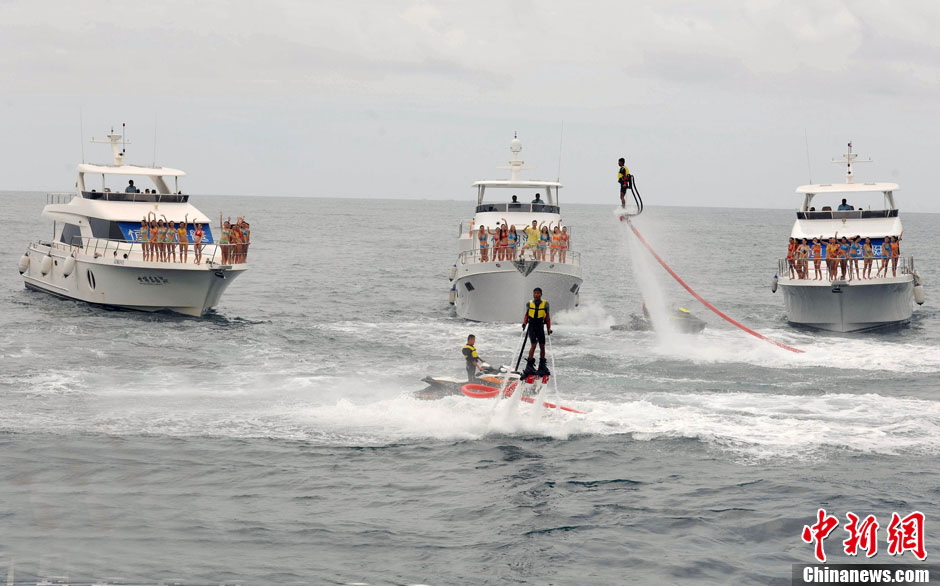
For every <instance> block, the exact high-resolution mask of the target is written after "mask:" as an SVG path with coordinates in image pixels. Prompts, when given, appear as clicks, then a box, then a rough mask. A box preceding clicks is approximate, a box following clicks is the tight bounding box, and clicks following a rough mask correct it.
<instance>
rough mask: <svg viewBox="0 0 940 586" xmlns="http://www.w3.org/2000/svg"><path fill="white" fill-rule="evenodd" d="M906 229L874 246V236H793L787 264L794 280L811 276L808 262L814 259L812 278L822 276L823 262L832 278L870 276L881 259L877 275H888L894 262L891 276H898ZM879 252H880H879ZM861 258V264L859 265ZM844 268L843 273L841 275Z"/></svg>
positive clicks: (837, 234)
mask: <svg viewBox="0 0 940 586" xmlns="http://www.w3.org/2000/svg"><path fill="white" fill-rule="evenodd" d="M903 235H904V231H903V230H902V231H901V234H900V235H898V236H885V237H884V241H883V242H882V244H881V245H880V246H879V245H874V244H872V242H871V238H862V237H861V236H855V237H854V238H848V237H846V236H843V237H842V238H841V239H840V238H839V233H838V232H836V234H835V236H833V237H831V238H829V241H828V242H826V239H825V238H824V237H823V236H820V237H819V238H813V241H812V242H808V239H807V238H803V239H797V238H790V242H789V244H788V245H787V264H788V265H789V266H790V278H791V279H809V261H813V268H814V271H815V274H814V277H813V280H814V281H815V280H820V279H822V278H823V275H822V270H821V268H820V266H821V264H822V261H823V260H825V261H826V270H827V272H828V274H829V280H830V281H833V280H836V279H837V278H838V279H842V280H845V279H846V276H848V280H849V281H851V280H852V279H853V275H854V278H856V279H871V278H872V276H871V269H872V265H874V264H875V259H879V260H881V266H880V267H879V268H878V271H877V272H876V273H875V278H878V277H881V276H882V275H884V276H885V277H887V276H888V264H889V261H890V264H891V276H892V277H896V276H898V259H899V258H900V257H901V237H902V236H903ZM876 253H877V254H876ZM859 261H862V266H861V267H859ZM840 270H841V273H842V274H841V276H838V274H839V272H840Z"/></svg>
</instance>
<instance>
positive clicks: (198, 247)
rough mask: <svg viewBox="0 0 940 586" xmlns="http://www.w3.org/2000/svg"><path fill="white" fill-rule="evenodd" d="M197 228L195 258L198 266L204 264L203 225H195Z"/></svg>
mask: <svg viewBox="0 0 940 586" xmlns="http://www.w3.org/2000/svg"><path fill="white" fill-rule="evenodd" d="M193 227H194V228H196V229H195V231H193V256H195V257H196V264H197V265H198V264H201V262H202V224H193Z"/></svg>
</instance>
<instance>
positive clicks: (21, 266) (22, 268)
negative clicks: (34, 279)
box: [16, 254, 29, 275]
mask: <svg viewBox="0 0 940 586" xmlns="http://www.w3.org/2000/svg"><path fill="white" fill-rule="evenodd" d="M16 269H17V270H18V271H19V272H20V274H21V275H22V274H23V273H25V272H26V271H28V270H29V255H28V254H24V255H23V256H21V257H20V262H18V263H16Z"/></svg>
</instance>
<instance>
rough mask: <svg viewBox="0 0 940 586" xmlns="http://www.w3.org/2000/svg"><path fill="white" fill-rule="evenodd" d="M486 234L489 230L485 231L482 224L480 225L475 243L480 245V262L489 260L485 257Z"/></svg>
mask: <svg viewBox="0 0 940 586" xmlns="http://www.w3.org/2000/svg"><path fill="white" fill-rule="evenodd" d="M488 234H489V230H488V229H486V228H485V227H484V226H483V224H480V229H479V230H478V231H477V242H478V243H479V245H480V262H486V261H487V260H489V258H488V257H487V255H486V239H487V235H488Z"/></svg>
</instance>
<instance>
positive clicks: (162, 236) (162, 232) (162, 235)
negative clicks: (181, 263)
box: [156, 220, 166, 262]
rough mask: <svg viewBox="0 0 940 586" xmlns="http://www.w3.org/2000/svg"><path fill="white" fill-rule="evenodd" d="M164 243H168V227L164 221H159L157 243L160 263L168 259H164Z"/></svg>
mask: <svg viewBox="0 0 940 586" xmlns="http://www.w3.org/2000/svg"><path fill="white" fill-rule="evenodd" d="M164 242H166V226H165V225H164V223H163V220H158V221H157V242H156V247H157V261H158V262H165V261H166V259H165V258H164V250H165V248H164V244H163V243H164Z"/></svg>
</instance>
